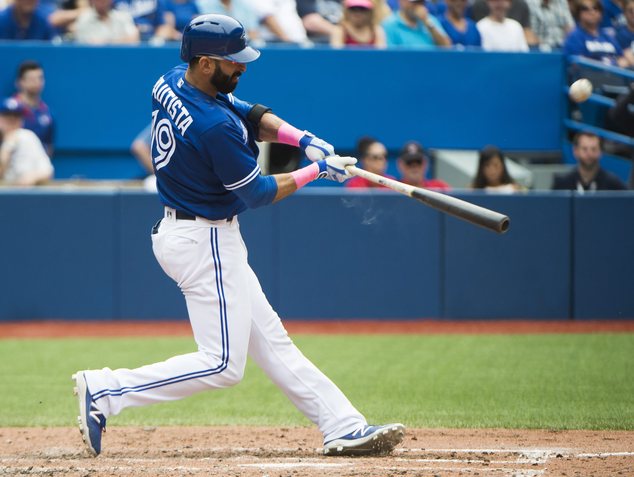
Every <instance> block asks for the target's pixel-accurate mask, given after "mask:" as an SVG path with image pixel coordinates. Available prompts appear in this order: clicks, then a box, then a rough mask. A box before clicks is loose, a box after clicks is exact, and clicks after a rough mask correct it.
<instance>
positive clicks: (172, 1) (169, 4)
mask: <svg viewBox="0 0 634 477" xmlns="http://www.w3.org/2000/svg"><path fill="white" fill-rule="evenodd" d="M165 11H166V18H167V21H168V23H170V24H172V25H173V26H174V28H175V30H176V31H177V32H178V33H179V35H178V38H176V39H180V34H182V33H183V30H184V29H185V27H186V26H187V25H188V24H189V22H190V21H191V19H192V18H194V17H197V16H198V15H199V14H200V13H201V12H200V10H199V9H198V4H197V3H196V2H195V1H194V0H165Z"/></svg>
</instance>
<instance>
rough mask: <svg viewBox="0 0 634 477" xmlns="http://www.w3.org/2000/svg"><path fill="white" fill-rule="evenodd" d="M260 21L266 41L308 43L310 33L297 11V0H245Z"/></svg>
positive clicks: (261, 35)
mask: <svg viewBox="0 0 634 477" xmlns="http://www.w3.org/2000/svg"><path fill="white" fill-rule="evenodd" d="M245 1H246V4H247V5H249V6H250V7H251V9H252V10H253V12H254V13H255V14H256V16H257V18H258V21H259V23H260V29H259V33H260V35H259V36H260V38H262V39H263V40H264V41H267V42H268V41H281V42H285V43H298V44H308V43H309V40H308V35H307V34H306V29H305V28H304V24H303V23H302V19H301V18H299V15H298V13H297V3H296V2H295V0H245Z"/></svg>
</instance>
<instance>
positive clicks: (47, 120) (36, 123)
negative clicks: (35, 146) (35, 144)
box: [13, 93, 54, 152]
mask: <svg viewBox="0 0 634 477" xmlns="http://www.w3.org/2000/svg"><path fill="white" fill-rule="evenodd" d="M13 98H15V99H16V101H18V103H20V107H21V108H22V118H23V120H24V126H23V127H24V129H30V130H31V131H33V132H34V133H35V135H36V136H37V137H39V138H40V141H42V145H43V146H44V147H45V148H51V147H53V137H54V123H53V117H52V116H51V112H50V111H49V109H48V106H47V104H46V103H45V102H44V101H41V100H40V102H39V104H38V105H37V106H36V107H32V106H30V105H29V104H27V103H25V102H23V101H22V100H20V97H19V96H18V94H17V93H16V94H15V95H14V96H13ZM47 152H48V151H47Z"/></svg>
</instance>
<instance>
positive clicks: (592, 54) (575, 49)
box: [564, 0, 634, 68]
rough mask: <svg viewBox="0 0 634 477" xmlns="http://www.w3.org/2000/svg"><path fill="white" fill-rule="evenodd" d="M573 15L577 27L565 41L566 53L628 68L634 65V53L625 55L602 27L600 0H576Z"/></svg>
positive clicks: (601, 5)
mask: <svg viewBox="0 0 634 477" xmlns="http://www.w3.org/2000/svg"><path fill="white" fill-rule="evenodd" d="M572 15H573V17H574V18H575V20H576V21H577V27H576V28H575V29H574V30H573V31H572V32H570V34H569V35H568V37H567V38H566V41H565V43H564V53H566V55H568V56H571V55H579V56H585V57H587V58H590V59H593V60H596V61H601V62H603V63H606V64H608V65H613V66H620V67H622V68H627V67H629V66H634V55H632V54H631V53H630V54H629V55H627V56H624V55H623V49H622V48H621V47H620V46H619V44H618V43H617V42H616V41H615V40H614V39H613V38H612V37H610V36H608V35H606V34H605V33H604V32H603V31H602V30H601V29H600V24H601V19H602V16H603V4H602V3H601V2H600V0H575V2H574V3H573V7H572Z"/></svg>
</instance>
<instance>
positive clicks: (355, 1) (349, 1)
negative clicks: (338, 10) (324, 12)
mask: <svg viewBox="0 0 634 477" xmlns="http://www.w3.org/2000/svg"><path fill="white" fill-rule="evenodd" d="M343 6H344V7H346V8H352V7H361V8H367V9H368V10H372V9H373V8H374V4H373V3H372V0H345V2H343Z"/></svg>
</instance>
